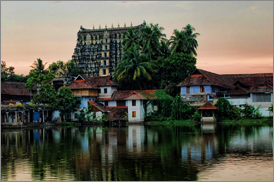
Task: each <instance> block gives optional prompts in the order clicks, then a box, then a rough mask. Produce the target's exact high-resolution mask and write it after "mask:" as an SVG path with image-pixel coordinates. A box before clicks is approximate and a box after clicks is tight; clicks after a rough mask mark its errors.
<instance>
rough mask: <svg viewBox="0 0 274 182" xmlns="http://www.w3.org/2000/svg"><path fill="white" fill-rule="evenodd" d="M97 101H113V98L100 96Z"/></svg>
mask: <svg viewBox="0 0 274 182" xmlns="http://www.w3.org/2000/svg"><path fill="white" fill-rule="evenodd" d="M96 101H111V98H100V97H98V98H97V99H96Z"/></svg>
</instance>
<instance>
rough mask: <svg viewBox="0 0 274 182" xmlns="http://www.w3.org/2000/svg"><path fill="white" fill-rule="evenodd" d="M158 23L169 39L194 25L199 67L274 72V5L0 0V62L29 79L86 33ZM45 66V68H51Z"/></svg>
mask: <svg viewBox="0 0 274 182" xmlns="http://www.w3.org/2000/svg"><path fill="white" fill-rule="evenodd" d="M144 20H145V21H146V23H147V24H149V23H153V24H159V26H161V27H164V29H165V30H164V31H163V33H165V34H166V35H167V38H168V39H169V38H170V36H172V33H173V31H174V29H178V30H182V28H183V27H185V26H186V25H187V24H191V25H192V26H193V27H194V28H195V29H196V31H195V32H197V33H200V36H198V37H197V40H198V43H199V46H198V49H197V53H198V56H197V64H196V66H197V68H199V69H204V70H207V71H210V72H214V73H218V74H241V73H243V74H244V73H271V72H273V2H272V1H203V2H202V1H102V2H101V1H100V2H99V1H1V61H5V62H6V64H7V66H8V67H9V66H14V67H15V73H16V74H23V75H27V74H28V73H29V71H30V69H31V68H30V66H31V65H32V63H33V62H34V61H35V60H37V58H41V59H42V60H43V62H47V66H48V65H49V64H51V63H52V62H56V61H58V60H62V61H65V62H66V61H68V60H70V59H72V54H73V51H74V48H75V46H76V39H77V32H78V31H79V30H80V26H81V25H82V26H83V27H84V28H89V29H92V27H93V25H94V26H95V28H99V25H101V27H105V25H107V27H111V24H112V23H113V26H114V27H117V26H118V23H119V24H120V26H124V23H126V25H127V26H130V24H131V22H132V24H133V26H135V25H139V24H141V23H143V21H144ZM47 66H46V67H47Z"/></svg>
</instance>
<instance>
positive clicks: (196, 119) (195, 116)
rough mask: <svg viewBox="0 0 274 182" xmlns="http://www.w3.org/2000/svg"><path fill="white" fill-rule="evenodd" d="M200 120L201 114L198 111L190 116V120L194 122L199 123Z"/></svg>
mask: <svg viewBox="0 0 274 182" xmlns="http://www.w3.org/2000/svg"><path fill="white" fill-rule="evenodd" d="M201 118H202V116H201V113H200V112H199V111H198V110H196V111H195V112H194V114H193V115H192V119H193V120H195V121H201Z"/></svg>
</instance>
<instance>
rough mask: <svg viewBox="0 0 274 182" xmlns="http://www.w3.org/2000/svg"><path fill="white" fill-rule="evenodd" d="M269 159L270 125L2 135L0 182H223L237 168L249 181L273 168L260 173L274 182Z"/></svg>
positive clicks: (60, 130) (53, 130)
mask: <svg viewBox="0 0 274 182" xmlns="http://www.w3.org/2000/svg"><path fill="white" fill-rule="evenodd" d="M272 154H273V127H269V126H249V127H236V126H223V125H217V126H216V125H204V126H197V127H174V126H144V125H133V126H131V125H130V126H127V127H98V126H97V127H74V128H65V127H47V128H43V129H19V130H2V132H1V179H2V180H4V181H26V180H27V181H33V180H36V181H38V180H44V181H60V180H61V181H65V180H70V181H96V180H97V181H98V180H104V181H108V180H115V181H118V180H126V181H131V180H134V181H139V180H141V181H150V180H153V181H163V180H166V181H173V180H176V181H187V180H192V181H195V180H211V179H215V178H217V180H220V179H221V180H222V181H226V180H230V179H232V180H235V179H236V180H241V179H240V177H239V176H237V175H236V172H237V171H239V169H238V168H239V167H240V168H241V169H242V172H246V174H247V173H248V175H249V176H252V174H254V175H255V172H256V171H257V172H258V169H260V168H263V169H267V168H269V167H270V168H271V167H272V172H271V171H270V170H268V173H267V174H264V171H266V170H264V171H261V172H260V171H259V172H260V174H264V175H269V176H270V175H271V176H270V177H272V179H273V159H272V158H271V156H272ZM251 158H252V159H251ZM259 158H261V159H259ZM243 159H244V160H243ZM254 160H255V162H252V161H254ZM271 160H272V161H271ZM248 161H251V162H248ZM256 161H257V162H256ZM258 161H259V162H258ZM269 162H271V163H272V166H271V165H270V166H269ZM254 166H256V167H254ZM244 167H246V170H244ZM231 169H236V170H235V171H236V172H235V171H234V172H233V170H231ZM225 173H227V175H226V174H225ZM231 173H232V175H231ZM256 174H257V173H256ZM218 176H219V178H218ZM229 177H230V178H229ZM231 177H234V178H231ZM257 177H258V180H260V179H262V180H263V179H264V178H260V177H259V176H258V175H257ZM253 179H257V178H253Z"/></svg>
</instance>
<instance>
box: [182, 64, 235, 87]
mask: <svg viewBox="0 0 274 182" xmlns="http://www.w3.org/2000/svg"><path fill="white" fill-rule="evenodd" d="M195 74H197V75H198V76H193V75H195ZM200 85H215V86H222V87H224V88H231V87H232V80H231V79H230V78H226V77H223V76H221V75H218V74H216V73H211V72H209V71H205V70H202V69H196V70H195V71H194V72H193V73H192V74H190V75H189V76H188V77H187V78H186V79H185V80H183V81H182V82H181V83H179V84H178V86H180V87H181V86H200Z"/></svg>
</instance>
